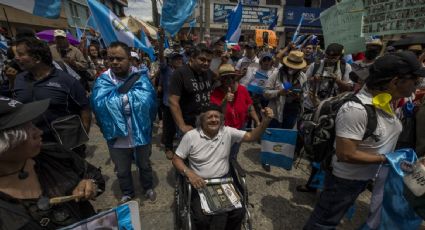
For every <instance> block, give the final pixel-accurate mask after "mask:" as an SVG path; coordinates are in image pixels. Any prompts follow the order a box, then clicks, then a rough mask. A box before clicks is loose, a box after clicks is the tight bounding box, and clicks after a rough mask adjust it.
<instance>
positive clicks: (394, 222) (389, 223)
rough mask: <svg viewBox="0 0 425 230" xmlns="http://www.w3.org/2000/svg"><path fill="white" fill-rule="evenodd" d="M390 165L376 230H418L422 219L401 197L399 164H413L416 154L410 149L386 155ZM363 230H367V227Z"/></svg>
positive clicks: (401, 173) (402, 186) (401, 176)
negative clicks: (379, 222) (379, 223)
mask: <svg viewBox="0 0 425 230" xmlns="http://www.w3.org/2000/svg"><path fill="white" fill-rule="evenodd" d="M386 157H387V159H388V162H389V163H390V165H391V167H390V171H389V173H388V177H387V181H386V182H385V188H384V199H383V201H382V213H381V225H380V226H379V228H378V229H380V230H384V229H406V230H413V229H419V227H420V225H421V223H422V219H421V218H420V217H419V216H418V215H416V213H415V212H414V210H413V209H412V208H411V207H410V206H409V204H408V202H407V200H406V199H405V198H404V196H403V190H404V185H403V176H404V172H403V170H402V169H401V163H402V162H407V163H411V164H413V163H414V162H415V161H416V160H417V157H416V153H415V151H413V150H412V149H400V150H397V151H395V152H392V153H389V154H386ZM363 229H369V228H368V227H367V225H365V226H364V227H363Z"/></svg>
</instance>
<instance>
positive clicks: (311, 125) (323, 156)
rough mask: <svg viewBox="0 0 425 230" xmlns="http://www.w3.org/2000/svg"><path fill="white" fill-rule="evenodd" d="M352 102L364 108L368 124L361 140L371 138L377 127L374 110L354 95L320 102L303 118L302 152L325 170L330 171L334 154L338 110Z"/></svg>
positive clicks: (341, 95)
mask: <svg viewBox="0 0 425 230" xmlns="http://www.w3.org/2000/svg"><path fill="white" fill-rule="evenodd" d="M349 101H353V102H356V103H359V104H361V105H363V106H364V108H365V109H366V113H367V117H368V122H367V125H366V131H365V134H364V136H363V140H365V139H367V138H369V137H373V138H374V140H375V141H378V140H377V138H376V136H375V135H374V134H373V133H374V132H375V130H376V127H377V125H378V121H377V117H376V110H375V108H374V107H373V105H365V104H363V103H362V102H361V101H360V99H359V98H357V97H356V94H355V93H353V92H346V93H342V94H339V95H337V96H335V97H331V98H328V99H326V100H324V101H322V102H321V103H320V104H319V106H318V107H317V109H316V111H315V112H314V113H312V114H310V115H309V116H303V120H304V121H302V127H301V131H302V134H303V137H304V150H305V152H306V154H307V155H308V157H309V158H310V160H312V161H313V162H321V163H322V166H324V168H325V169H330V163H331V160H332V156H333V154H334V153H335V148H334V142H335V120H336V116H337V114H338V111H339V109H340V108H341V106H342V105H344V104H345V103H346V102H349Z"/></svg>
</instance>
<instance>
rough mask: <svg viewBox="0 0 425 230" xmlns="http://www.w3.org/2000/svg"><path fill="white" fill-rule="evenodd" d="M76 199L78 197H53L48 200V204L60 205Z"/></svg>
mask: <svg viewBox="0 0 425 230" xmlns="http://www.w3.org/2000/svg"><path fill="white" fill-rule="evenodd" d="M76 198H79V196H78V195H71V196H59V197H53V198H50V200H49V204H51V205H53V204H61V203H65V202H68V201H71V200H75V199H76Z"/></svg>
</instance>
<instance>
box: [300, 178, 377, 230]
mask: <svg viewBox="0 0 425 230" xmlns="http://www.w3.org/2000/svg"><path fill="white" fill-rule="evenodd" d="M368 182H369V181H367V180H366V181H360V180H347V179H342V178H339V177H336V176H334V175H332V174H331V173H327V174H326V178H325V187H324V190H323V192H322V193H321V194H320V199H319V201H318V202H317V204H316V206H315V207H314V210H313V213H312V214H311V216H310V218H309V219H308V221H307V223H306V225H305V226H304V228H303V229H304V230H330V229H336V226H337V225H338V224H339V223H340V221H341V219H342V218H343V217H344V215H345V213H346V212H347V211H348V209H349V208H350V207H351V206H353V204H354V202H355V201H356V199H357V197H358V196H359V195H360V193H362V192H363V191H364V190H365V189H366V185H367V184H368Z"/></svg>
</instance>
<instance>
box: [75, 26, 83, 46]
mask: <svg viewBox="0 0 425 230" xmlns="http://www.w3.org/2000/svg"><path fill="white" fill-rule="evenodd" d="M75 31H76V32H77V39H78V41H79V42H81V37H82V36H83V32H81V29H80V27H78V26H75Z"/></svg>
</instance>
